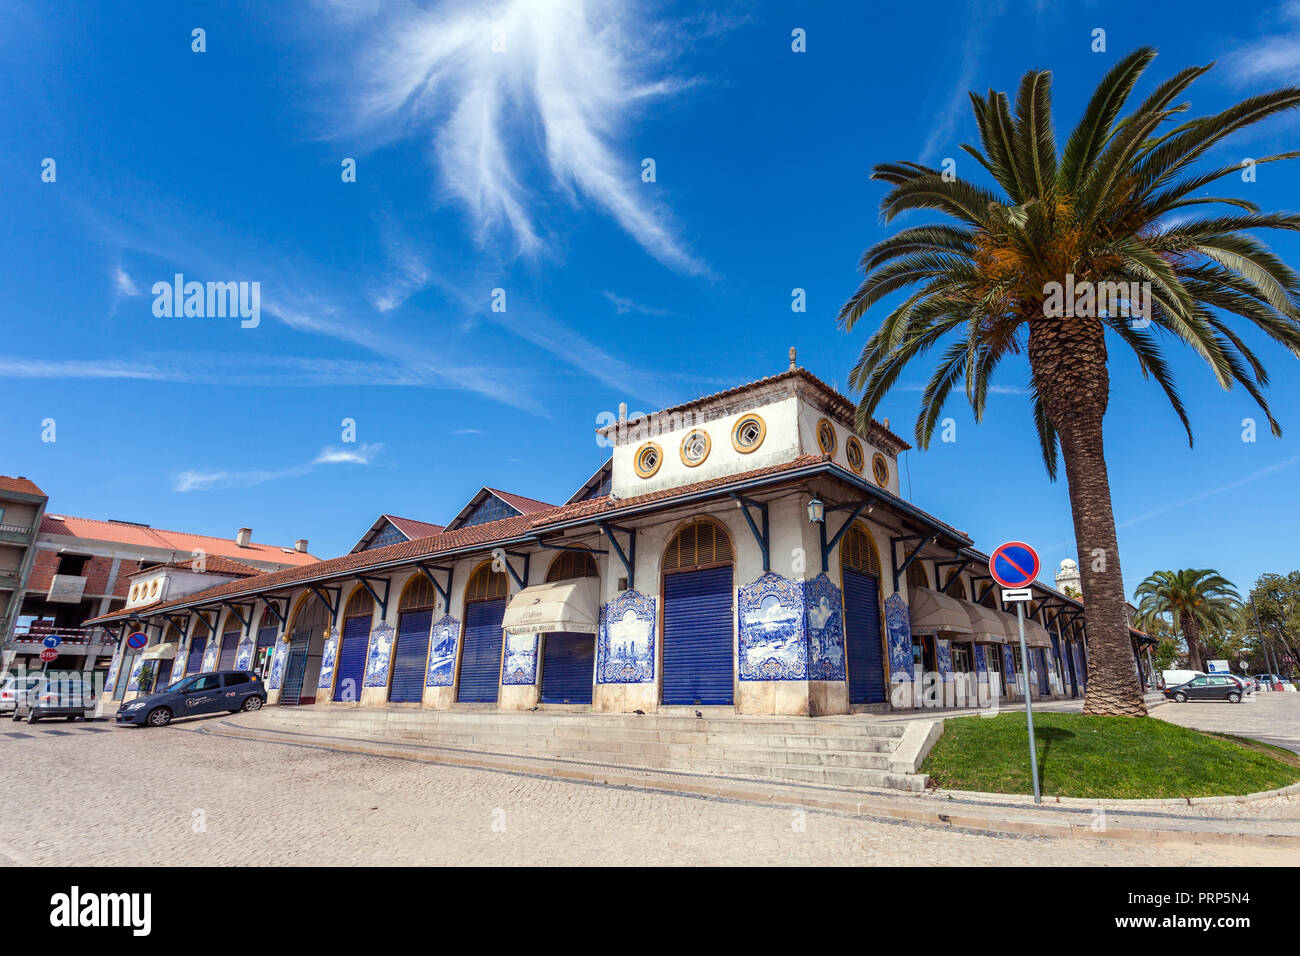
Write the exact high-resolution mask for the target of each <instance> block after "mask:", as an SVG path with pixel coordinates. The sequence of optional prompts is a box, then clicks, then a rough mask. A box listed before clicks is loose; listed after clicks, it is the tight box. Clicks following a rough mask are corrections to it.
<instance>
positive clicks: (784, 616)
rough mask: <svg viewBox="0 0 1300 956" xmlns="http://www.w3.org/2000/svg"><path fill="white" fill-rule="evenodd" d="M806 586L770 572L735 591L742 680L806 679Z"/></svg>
mask: <svg viewBox="0 0 1300 956" xmlns="http://www.w3.org/2000/svg"><path fill="white" fill-rule="evenodd" d="M803 602H804V590H803V585H802V583H801V582H799V581H791V580H790V579H789V578H783V577H781V575H779V574H775V573H772V572H769V573H767V574H765V575H763V576H762V577H761V578H759V579H758V580H757V581H755V582H754V583H753V584H746V585H745V586H744V587H742V588H740V589H739V590H738V591H737V592H736V613H737V615H739V618H740V679H741V680H807V679H808V641H807V638H806V635H805V632H804V613H803V609H804V603H803Z"/></svg>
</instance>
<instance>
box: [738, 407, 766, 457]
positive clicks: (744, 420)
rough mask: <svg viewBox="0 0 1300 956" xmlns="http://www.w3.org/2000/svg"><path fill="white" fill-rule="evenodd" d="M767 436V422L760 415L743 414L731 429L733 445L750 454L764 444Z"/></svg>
mask: <svg viewBox="0 0 1300 956" xmlns="http://www.w3.org/2000/svg"><path fill="white" fill-rule="evenodd" d="M766 437H767V423H766V422H764V421H763V419H762V417H760V416H758V415H752V414H751V415H742V416H741V417H740V419H739V420H738V421H737V422H736V426H735V427H734V428H733V429H732V430H731V447H732V448H734V449H736V451H738V452H740V453H741V454H742V455H748V454H749V453H750V452H751V451H755V450H756V449H757V448H758V446H759V445H761V444H763V439H764V438H766Z"/></svg>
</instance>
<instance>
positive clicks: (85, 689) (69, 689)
mask: <svg viewBox="0 0 1300 956" xmlns="http://www.w3.org/2000/svg"><path fill="white" fill-rule="evenodd" d="M38 680H39V683H37V684H36V686H34V687H32V688H31V689H29V690H28V691H26V693H23V694H20V695H19V697H18V700H17V701H16V704H17V706H15V707H14V713H13V719H14V720H22V719H24V718H26V720H27V722H28V723H29V724H34V723H36V721H38V720H42V719H44V718H46V717H62V718H63V719H65V720H84V719H85V718H87V717H91V716H93V715H94V713H95V685H94V684H92V683H90V681H84V680H79V679H77V678H68V677H38Z"/></svg>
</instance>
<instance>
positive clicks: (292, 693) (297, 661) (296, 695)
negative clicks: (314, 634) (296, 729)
mask: <svg viewBox="0 0 1300 956" xmlns="http://www.w3.org/2000/svg"><path fill="white" fill-rule="evenodd" d="M310 647H311V628H306V627H305V628H303V629H302V630H300V631H294V632H293V639H292V641H291V642H290V644H289V659H288V661H286V662H285V667H284V687H283V688H282V689H281V690H280V703H282V704H296V703H298V700H299V699H300V698H301V697H302V679H303V678H304V677H305V676H307V651H308V649H309V648H310Z"/></svg>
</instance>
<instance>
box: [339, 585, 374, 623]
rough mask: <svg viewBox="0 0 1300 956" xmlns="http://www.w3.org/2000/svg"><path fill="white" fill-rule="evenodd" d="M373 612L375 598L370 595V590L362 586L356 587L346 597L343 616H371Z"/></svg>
mask: <svg viewBox="0 0 1300 956" xmlns="http://www.w3.org/2000/svg"><path fill="white" fill-rule="evenodd" d="M374 613H375V599H374V598H372V597H371V596H370V592H369V591H367V590H366V589H365V588H363V587H358V588H356V589H355V590H354V591H353V592H352V596H351V597H350V598H348V603H347V607H345V608H344V609H343V617H344V618H349V617H373V616H374Z"/></svg>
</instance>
